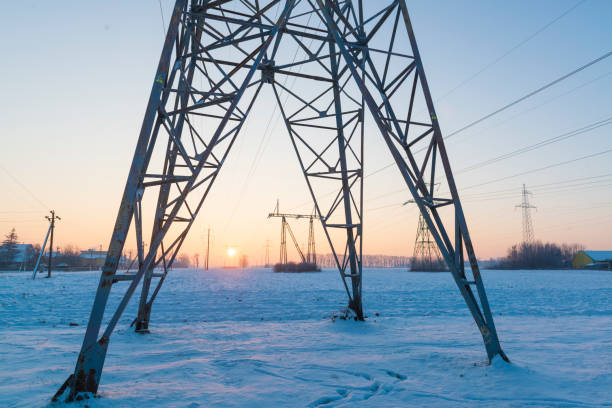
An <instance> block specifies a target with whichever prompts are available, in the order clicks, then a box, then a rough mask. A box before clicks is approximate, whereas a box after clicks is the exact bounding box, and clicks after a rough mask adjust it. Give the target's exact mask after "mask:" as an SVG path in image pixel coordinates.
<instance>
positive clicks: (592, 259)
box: [572, 251, 612, 269]
mask: <svg viewBox="0 0 612 408" xmlns="http://www.w3.org/2000/svg"><path fill="white" fill-rule="evenodd" d="M572 266H573V267H574V268H598V269H612V251H578V253H577V254H576V255H574V259H572Z"/></svg>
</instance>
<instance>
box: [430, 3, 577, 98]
mask: <svg viewBox="0 0 612 408" xmlns="http://www.w3.org/2000/svg"><path fill="white" fill-rule="evenodd" d="M585 2H586V0H581V1H579V2H577V3H576V4H574V5H573V6H572V7H570V8H569V9H567V10H565V11H564V12H563V13H561V14H560V15H558V16H557V17H555V18H554V19H553V20H551V21H549V22H548V23H547V24H545V25H543V26H542V27H540V28H539V29H537V30H536V31H535V32H534V33H532V34H531V35H529V36H527V37H526V38H525V39H524V40H522V41H521V42H519V43H518V44H516V45H515V46H514V47H512V48H510V49H509V50H508V51H506V52H505V53H503V54H502V55H501V56H499V57H497V58H496V59H494V60H493V61H491V62H490V63H488V64H487V65H485V66H484V67H483V68H481V69H480V70H478V71H477V72H476V73H474V74H472V75H471V76H469V77H468V78H466V79H464V80H463V81H462V82H461V83H459V84H458V85H457V86H455V87H454V88H453V89H451V90H450V91H448V92H446V93H445V94H444V95H442V96H441V97H440V98H439V99H437V100H436V102H439V101H441V100H443V99H444V98H446V97H447V96H449V95H450V94H452V93H453V92H455V91H456V90H457V89H459V88H461V87H462V86H464V85H465V84H467V83H468V82H470V81H472V80H473V79H474V78H476V77H477V76H479V75H480V74H482V73H483V72H485V71H486V70H487V69H489V68H491V67H492V66H493V65H495V64H497V63H498V62H499V61H501V60H502V59H504V58H506V57H507V56H508V55H510V54H511V53H512V52H514V51H516V50H517V49H518V48H520V47H522V46H523V45H525V44H526V43H528V42H529V41H531V40H532V39H534V38H535V37H536V36H537V35H538V34H540V33H542V32H543V31H545V30H546V29H547V28H548V27H550V26H551V25H553V24H554V23H556V22H557V21H559V20H561V19H562V18H563V17H565V16H566V15H568V14H569V13H571V12H572V11H574V10H575V9H576V8H578V6H581V5H582V4H584V3H585Z"/></svg>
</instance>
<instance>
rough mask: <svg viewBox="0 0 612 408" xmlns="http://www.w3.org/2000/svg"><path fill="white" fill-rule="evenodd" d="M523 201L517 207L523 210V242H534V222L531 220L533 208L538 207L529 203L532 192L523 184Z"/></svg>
mask: <svg viewBox="0 0 612 408" xmlns="http://www.w3.org/2000/svg"><path fill="white" fill-rule="evenodd" d="M522 194H523V201H522V202H521V203H520V204H519V205H517V206H516V207H517V208H521V209H522V210H523V242H533V222H532V220H531V209H532V208H536V207H535V206H533V205H531V204H530V203H529V195H530V194H532V193H531V191H528V190H527V188H526V187H525V184H523V193H522Z"/></svg>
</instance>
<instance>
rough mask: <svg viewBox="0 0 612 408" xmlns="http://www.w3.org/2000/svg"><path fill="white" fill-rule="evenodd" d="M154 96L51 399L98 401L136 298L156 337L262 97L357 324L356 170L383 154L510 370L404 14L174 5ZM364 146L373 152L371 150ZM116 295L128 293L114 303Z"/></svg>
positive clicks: (352, 2)
mask: <svg viewBox="0 0 612 408" xmlns="http://www.w3.org/2000/svg"><path fill="white" fill-rule="evenodd" d="M137 29H138V28H137ZM126 35H131V34H130V33H128V34H126ZM432 44H433V43H432ZM433 46H434V47H435V46H439V45H438V44H434V45H433ZM294 49H295V50H296V51H295V52H292V50H294ZM292 55H295V57H293V58H291V56H292ZM109 58H110V57H109ZM107 62H109V63H113V62H114V61H113V60H109V61H107ZM449 69H452V68H449ZM288 77H292V78H291V81H289V83H291V84H292V85H290V86H286V84H287V78H288ZM113 79H114V80H121V79H122V78H113ZM151 85H152V87H151V93H150V96H149V98H148V103H147V107H146V109H145V116H144V118H143V121H142V126H141V128H140V134H139V136H138V142H137V144H136V150H135V152H134V156H133V160H132V164H131V167H130V171H129V175H128V177H127V180H126V184H125V189H124V191H123V198H122V200H121V205H120V206H119V211H118V213H117V218H116V221H115V226H114V228H113V229H112V237H111V239H110V242H109V246H108V251H107V255H106V260H105V262H104V266H103V267H102V274H101V276H100V283H99V284H98V289H97V291H96V296H95V299H94V301H93V302H92V310H91V315H90V318H89V323H88V324H87V331H86V332H85V337H84V339H83V344H82V346H81V351H80V353H79V356H78V358H77V359H76V365H75V367H74V371H73V374H72V375H71V376H70V377H69V378H68V379H67V380H66V382H65V383H64V385H63V386H62V387H60V389H59V391H58V393H57V396H56V399H57V398H59V396H60V395H62V394H64V391H66V390H67V389H68V390H69V391H68V395H67V396H66V399H67V400H73V399H75V398H77V396H80V395H81V394H80V393H82V392H90V393H96V392H97V391H98V385H99V384H100V376H101V375H102V368H103V366H104V360H105V356H106V353H107V350H108V347H109V343H110V339H111V335H112V333H113V331H114V330H115V328H116V326H117V324H118V323H119V322H120V321H123V320H125V319H123V320H122V319H121V317H122V315H123V313H124V311H125V310H126V307H127V305H128V304H129V301H130V299H131V298H132V296H133V295H135V294H137V296H138V297H140V300H139V302H138V312H137V316H136V320H135V322H136V323H135V326H136V330H137V331H138V332H141V333H146V332H147V331H148V327H149V322H150V318H151V310H152V305H153V302H154V301H155V299H156V297H157V294H158V293H159V291H160V289H161V286H162V285H163V282H164V281H165V279H166V275H167V273H168V270H169V269H170V268H171V267H172V264H173V262H174V260H175V259H176V256H177V255H178V253H179V252H180V249H181V246H182V245H183V243H184V241H185V239H186V237H187V235H188V233H189V230H190V229H191V227H192V225H193V223H194V222H195V220H196V218H197V216H198V214H199V213H200V212H204V211H207V212H208V211H210V216H211V217H217V216H219V214H217V213H215V212H213V211H214V210H211V208H214V207H211V206H210V205H208V202H209V201H207V199H209V198H210V197H209V192H210V191H211V188H212V185H213V184H214V183H215V181H216V180H217V176H218V175H219V174H220V171H221V168H222V167H223V165H224V163H226V162H227V158H228V157H229V156H228V155H229V154H230V150H231V149H232V147H233V146H234V145H235V144H236V143H234V142H235V141H236V140H237V138H238V137H243V135H242V134H240V132H241V129H243V125H244V123H245V122H246V120H247V117H248V116H249V113H250V112H251V108H252V107H253V106H255V105H257V106H262V104H263V106H264V107H265V108H270V107H271V105H272V103H271V101H270V100H261V96H262V95H264V94H268V95H274V101H275V102H276V106H277V107H278V110H279V112H280V114H281V117H282V123H283V124H284V127H285V128H286V129H285V130H286V135H287V138H288V139H289V140H290V142H291V146H292V148H293V150H294V152H295V155H296V161H297V163H298V165H299V167H300V170H301V172H302V174H303V176H304V181H305V182H306V185H307V186H308V191H309V193H310V196H311V198H312V201H313V204H314V206H315V207H316V213H317V217H318V220H317V221H320V223H321V228H322V232H323V234H324V236H325V238H326V239H327V244H328V245H329V249H330V251H331V253H332V256H333V259H334V261H335V264H336V266H337V269H338V274H339V278H340V279H341V281H342V285H343V287H344V289H345V291H346V295H347V298H348V299H347V300H348V305H347V306H348V308H350V309H351V310H352V312H353V313H354V314H355V317H356V318H357V319H358V320H363V319H365V315H364V310H363V304H362V272H363V270H362V255H363V254H362V247H363V245H362V243H363V242H362V239H363V228H362V227H363V181H364V166H363V157H364V150H366V149H368V150H369V151H370V152H373V151H378V150H376V149H377V146H378V147H380V148H382V149H385V150H387V151H388V152H389V154H390V155H391V156H392V157H393V160H394V161H395V167H396V168H397V169H396V170H397V171H398V172H399V175H400V176H401V179H402V182H401V183H402V184H403V186H404V187H405V188H406V190H405V191H406V192H408V191H409V192H410V195H411V197H412V198H413V199H414V201H415V204H416V206H417V207H418V208H419V211H420V212H421V214H422V216H423V219H424V220H425V222H426V224H427V226H428V228H429V231H430V233H431V236H432V238H433V239H434V240H435V241H436V244H437V245H438V247H439V248H440V253H441V254H442V257H443V258H444V261H445V262H446V264H447V266H448V268H449V270H450V272H451V274H452V275H453V278H454V281H455V283H456V284H457V288H458V290H459V293H460V294H461V296H462V297H463V299H464V300H465V302H466V305H467V307H468V308H469V310H470V312H471V315H472V317H473V318H474V321H475V322H476V325H477V326H478V329H479V332H480V333H481V335H482V337H483V342H484V345H485V348H486V351H487V356H488V358H489V360H490V359H492V358H493V357H495V356H496V355H500V356H501V357H502V358H505V355H504V353H503V351H502V348H501V345H500V343H499V339H498V337H497V331H496V329H495V323H494V321H493V314H492V312H491V309H490V307H489V303H488V300H487V296H486V293H485V289H484V284H483V282H482V279H481V275H480V270H479V268H478V262H477V258H476V254H475V252H474V248H473V246H472V241H471V238H470V234H469V231H468V225H467V221H466V218H465V216H464V212H463V207H462V205H461V201H460V199H459V193H458V189H457V186H456V184H455V180H454V177H453V173H452V170H451V165H450V160H449V157H448V154H447V151H446V148H445V145H444V137H443V134H442V130H441V127H440V123H439V122H438V116H437V114H436V110H435V107H434V103H433V98H432V96H431V93H430V91H429V83H428V81H427V77H426V73H425V68H424V65H423V61H422V59H421V55H420V53H419V49H418V46H417V41H416V37H415V33H414V30H413V27H412V23H411V21H410V16H409V14H408V7H407V5H406V1H405V0H376V1H363V0H308V1H299V0H255V1H254V0H215V1H211V0H189V1H187V0H176V1H175V5H174V9H173V12H172V16H171V18H170V19H169V22H168V31H167V34H166V39H165V41H164V45H163V47H162V50H161V55H160V59H159V63H158V65H157V69H156V70H155V75H154V76H153V78H152V81H151ZM294 86H295V87H294ZM293 87H294V88H293ZM264 88H265V89H266V90H265V91H262V90H263V89H264ZM291 88H293V89H291ZM260 91H262V92H260ZM118 96H119V97H120V95H118ZM199 118H206V122H205V123H202V122H201V121H200V120H199ZM366 121H367V123H368V127H367V130H366V126H365V123H366ZM370 124H371V126H370ZM366 131H367V133H368V137H369V138H372V140H374V137H377V139H376V140H377V142H376V143H378V145H374V144H373V143H372V144H370V143H369V142H368V144H367V145H366V144H364V138H365V134H366ZM239 134H240V135H239ZM370 135H371V136H370ZM374 135H376V136H374ZM365 146H367V147H365ZM114 148H115V149H118V148H121V147H120V146H114ZM420 151H424V152H425V153H424V154H423V155H420V154H417V152H420ZM277 171H279V172H280V171H283V170H282V169H278V170H277ZM437 179H439V180H440V181H441V182H442V183H444V186H445V188H444V189H443V191H444V193H443V194H442V193H437V192H436V191H434V180H437ZM220 182H221V183H223V182H227V180H223V181H220ZM330 190H333V191H334V194H333V195H332V196H331V197H330V196H329V192H330ZM205 201H206V203H207V205H206V206H205V205H204V202H205ZM143 208H147V209H148V208H151V209H153V208H154V209H155V210H154V213H153V212H151V211H142V209H143ZM203 208H206V210H203ZM143 227H146V230H144V228H143ZM149 233H150V235H149V236H150V240H149V245H148V247H147V248H146V250H145V248H144V245H143V239H144V236H145V234H149ZM130 237H134V238H135V240H136V243H137V245H136V247H137V248H138V251H139V253H138V257H139V260H140V262H139V267H138V272H137V273H135V274H131V275H129V276H128V275H127V274H121V273H117V267H118V264H119V260H120V259H121V256H122V253H123V251H124V244H125V243H126V241H127V240H128V238H130ZM464 253H465V254H467V257H468V260H469V262H468V264H469V268H468V274H466V270H465V268H464V263H465V262H464V258H463V257H464ZM119 282H121V283H119ZM124 283H125V284H124ZM111 290H113V291H115V292H119V293H114V296H113V301H112V302H108V300H109V298H110V296H111ZM119 299H120V300H119ZM105 316H107V317H108V318H104V317H105ZM354 340H355V339H351V338H347V343H351V342H352V341H354Z"/></svg>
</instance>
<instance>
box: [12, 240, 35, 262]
mask: <svg viewBox="0 0 612 408" xmlns="http://www.w3.org/2000/svg"><path fill="white" fill-rule="evenodd" d="M33 253H34V247H33V246H32V244H15V255H14V256H13V263H16V264H21V263H24V262H27V261H28V260H29V258H30V257H31V256H32V254H33Z"/></svg>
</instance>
